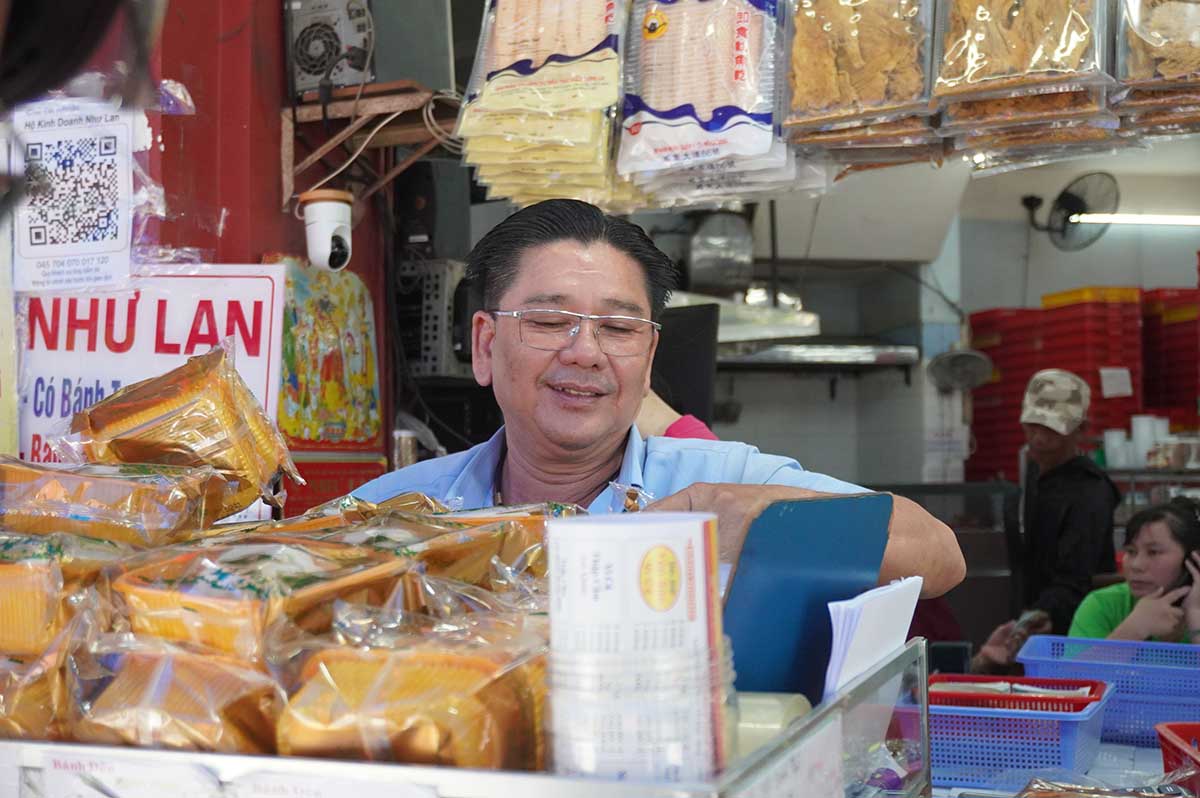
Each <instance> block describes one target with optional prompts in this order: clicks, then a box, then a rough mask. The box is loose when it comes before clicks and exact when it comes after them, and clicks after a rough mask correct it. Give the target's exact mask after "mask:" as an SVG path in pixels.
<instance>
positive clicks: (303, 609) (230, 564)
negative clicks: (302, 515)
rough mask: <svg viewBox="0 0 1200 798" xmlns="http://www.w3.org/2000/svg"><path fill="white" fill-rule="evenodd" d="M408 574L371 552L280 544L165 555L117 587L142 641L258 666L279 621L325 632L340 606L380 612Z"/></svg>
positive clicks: (402, 564)
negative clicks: (197, 648)
mask: <svg viewBox="0 0 1200 798" xmlns="http://www.w3.org/2000/svg"><path fill="white" fill-rule="evenodd" d="M408 567H409V563H408V561H406V560H404V559H401V558H397V557H394V556H390V555H387V554H384V553H383V552H380V551H377V550H373V549H366V548H360V547H358V546H349V545H345V544H339V543H332V542H327V541H316V540H312V541H302V540H295V539H292V540H289V539H286V538H282V537H281V538H280V539H278V540H259V541H257V542H248V543H243V544H236V545H220V546H211V547H207V548H197V549H190V550H184V551H170V552H163V556H161V557H158V558H154V559H151V560H150V561H149V562H147V563H145V564H143V565H140V566H138V567H134V568H131V569H130V570H129V571H127V572H126V573H124V574H122V575H121V576H119V577H118V578H117V579H115V580H114V581H113V584H112V588H113V591H114V592H115V593H117V594H119V595H120V596H121V597H122V598H123V599H124V604H125V609H126V612H127V614H128V617H129V622H130V625H131V626H132V628H133V631H135V632H137V633H140V634H147V635H152V636H154V637H160V638H164V639H167V640H173V641H177V642H181V643H190V644H195V645H201V646H205V647H208V648H213V649H216V650H218V651H222V652H225V653H227V654H230V655H233V656H236V657H238V658H240V659H243V660H247V661H260V660H261V659H262V658H263V656H264V634H265V630H266V628H267V627H268V625H270V624H271V623H272V622H273V621H275V620H276V619H281V618H285V617H286V618H287V619H289V620H290V621H291V622H292V623H294V624H295V625H296V626H297V627H298V628H300V629H302V630H304V631H309V632H314V631H321V630H323V629H325V628H328V625H329V621H330V617H331V607H330V605H331V604H332V602H333V600H334V599H336V598H344V599H348V600H354V601H360V602H364V603H376V604H378V603H382V602H383V601H384V600H386V599H387V597H388V596H389V595H390V594H391V592H392V590H393V589H394V587H395V584H396V581H397V580H398V579H399V578H400V576H401V575H402V574H403V573H404V572H405V571H406V570H407V569H408Z"/></svg>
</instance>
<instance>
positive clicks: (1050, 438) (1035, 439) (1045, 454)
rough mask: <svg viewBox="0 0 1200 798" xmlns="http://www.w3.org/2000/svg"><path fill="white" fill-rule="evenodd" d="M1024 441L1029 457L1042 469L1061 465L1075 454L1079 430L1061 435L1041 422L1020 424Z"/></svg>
mask: <svg viewBox="0 0 1200 798" xmlns="http://www.w3.org/2000/svg"><path fill="white" fill-rule="evenodd" d="M1021 428H1022V429H1023V430H1025V442H1026V443H1028V444H1029V457H1030V459H1031V460H1033V462H1035V463H1037V464H1038V465H1039V466H1041V467H1042V469H1043V470H1045V469H1049V468H1053V467H1055V466H1057V465H1062V464H1063V463H1065V462H1066V461H1068V460H1070V459H1071V458H1072V457H1074V456H1075V450H1076V446H1077V444H1078V439H1079V431H1078V430H1077V431H1075V432H1073V433H1071V434H1070V435H1062V434H1060V433H1058V432H1055V431H1054V430H1052V429H1050V428H1049V427H1045V426H1042V425H1041V424H1022V425H1021Z"/></svg>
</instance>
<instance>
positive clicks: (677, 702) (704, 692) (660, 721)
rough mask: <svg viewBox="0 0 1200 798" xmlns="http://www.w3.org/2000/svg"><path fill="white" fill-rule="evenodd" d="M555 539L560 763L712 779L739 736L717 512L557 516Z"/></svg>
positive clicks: (556, 748)
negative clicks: (734, 725) (729, 720)
mask: <svg viewBox="0 0 1200 798" xmlns="http://www.w3.org/2000/svg"><path fill="white" fill-rule="evenodd" d="M547 541H548V548H549V552H550V663H549V672H548V682H549V687H550V715H551V723H550V735H549V736H550V750H551V753H552V757H553V766H554V771H555V772H556V773H559V774H564V775H575V776H579V775H585V776H602V777H607V778H614V779H630V780H637V781H665V782H695V781H704V780H707V779H709V778H711V777H712V776H713V775H714V774H716V773H717V772H718V771H719V770H720V769H721V768H722V767H723V766H724V763H725V759H726V755H727V751H728V749H729V746H730V744H731V741H730V740H728V739H727V730H726V723H725V706H726V704H727V702H729V700H730V698H731V696H732V683H733V676H734V674H733V660H732V651H731V649H730V647H729V645H728V642H727V640H725V638H724V637H723V635H722V633H721V605H720V596H719V593H718V585H717V545H716V544H717V539H716V518H715V517H714V516H711V515H706V514H701V513H627V514H623V515H611V516H581V517H576V518H564V519H554V520H552V521H550V523H549V530H548V533H547Z"/></svg>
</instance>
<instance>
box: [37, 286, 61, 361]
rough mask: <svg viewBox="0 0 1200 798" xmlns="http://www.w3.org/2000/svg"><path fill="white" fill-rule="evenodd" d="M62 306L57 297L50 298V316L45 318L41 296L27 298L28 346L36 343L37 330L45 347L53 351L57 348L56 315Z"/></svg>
mask: <svg viewBox="0 0 1200 798" xmlns="http://www.w3.org/2000/svg"><path fill="white" fill-rule="evenodd" d="M61 307H62V301H61V300H59V299H51V300H50V318H49V319H47V318H46V308H45V306H44V305H43V304H42V299H41V297H36V296H35V297H32V298H31V299H30V300H29V348H30V349H33V348H34V345H35V344H36V343H37V331H38V330H41V331H42V342H43V343H44V344H45V345H46V349H48V350H49V351H51V352H53V351H54V350H55V349H58V315H59V309H60V308H61Z"/></svg>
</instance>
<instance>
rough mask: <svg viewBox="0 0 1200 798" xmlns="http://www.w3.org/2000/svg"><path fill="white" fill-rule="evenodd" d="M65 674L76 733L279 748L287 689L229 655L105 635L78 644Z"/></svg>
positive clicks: (257, 750) (96, 739) (140, 742)
mask: <svg viewBox="0 0 1200 798" xmlns="http://www.w3.org/2000/svg"><path fill="white" fill-rule="evenodd" d="M67 674H68V676H67V681H68V688H69V695H70V696H71V706H70V735H71V737H72V739H75V740H78V741H80V742H86V743H103V744H107V745H134V746H142V747H149V748H174V749H182V750H189V751H215V752H220V753H240V754H270V753H274V752H275V724H276V720H277V718H278V717H279V713H280V711H281V710H282V708H283V705H284V701H285V696H284V692H283V689H282V688H281V687H280V686H279V685H278V684H277V683H276V682H275V681H274V680H273V679H272V678H271V677H270V676H268V675H266V674H265V673H262V672H261V671H258V670H255V669H254V668H253V667H251V666H250V665H248V664H246V663H244V662H239V661H238V660H236V659H233V658H231V657H229V656H225V655H222V654H220V653H218V652H213V651H204V650H186V649H183V648H180V647H177V646H173V645H171V644H169V643H165V642H163V641H161V640H154V639H151V638H145V637H139V636H136V635H130V634H107V635H98V636H97V637H96V638H95V639H92V640H89V641H88V642H87V643H86V645H80V646H77V647H76V648H75V649H74V650H73V652H72V654H71V662H70V666H69V667H68V669H67Z"/></svg>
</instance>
